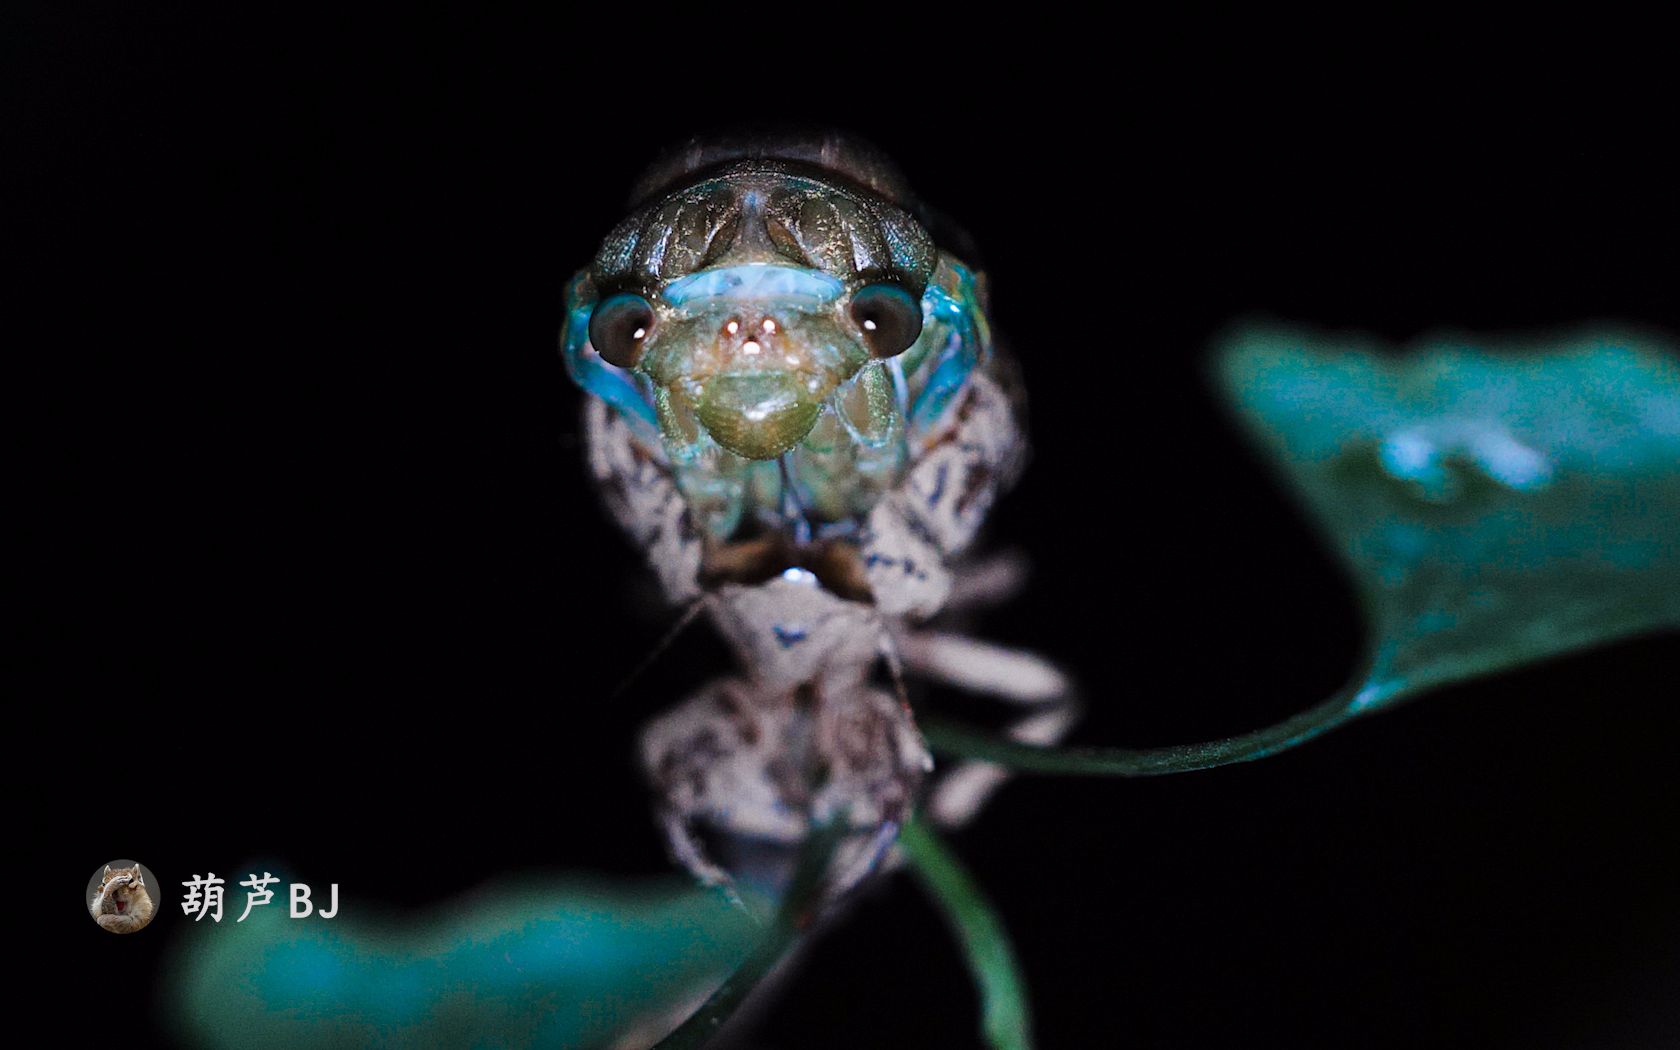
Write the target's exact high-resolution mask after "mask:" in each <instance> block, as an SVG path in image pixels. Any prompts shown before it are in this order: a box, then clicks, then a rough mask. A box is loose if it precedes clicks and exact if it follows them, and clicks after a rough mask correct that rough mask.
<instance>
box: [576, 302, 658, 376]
mask: <svg viewBox="0 0 1680 1050" xmlns="http://www.w3.org/2000/svg"><path fill="white" fill-rule="evenodd" d="M652 331H653V304H651V303H649V302H648V301H647V300H646V299H644V298H642V297H641V296H639V295H636V294H635V293H634V292H621V293H619V294H618V295H613V296H609V297H607V298H606V299H603V300H601V302H599V303H597V304H596V306H595V310H594V312H593V313H591V314H590V315H589V343H590V345H591V346H593V347H595V351H596V353H599V354H600V355H601V356H602V357H604V358H606V359H607V360H608V361H609V362H611V363H612V364H615V365H617V366H618V367H620V368H634V367H635V366H636V361H637V360H638V359H639V358H640V357H641V356H642V346H643V345H644V344H645V343H646V342H647V337H648V333H650V332H652Z"/></svg>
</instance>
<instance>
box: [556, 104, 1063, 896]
mask: <svg viewBox="0 0 1680 1050" xmlns="http://www.w3.org/2000/svg"><path fill="white" fill-rule="evenodd" d="M632 209H633V210H632V214H631V215H630V216H629V218H627V219H625V220H624V221H623V222H621V223H620V224H619V225H618V226H617V227H616V228H615V229H614V230H613V231H612V232H611V233H610V234H609V235H608V236H607V238H606V240H605V242H604V243H603V245H602V247H601V249H600V251H599V252H598V254H597V255H596V257H595V260H594V261H593V263H591V265H590V266H589V267H588V268H587V269H586V270H584V271H583V272H582V273H580V274H579V275H578V276H577V277H576V278H575V279H574V280H573V281H572V283H571V286H570V289H569V292H568V302H567V311H568V313H567V322H566V327H565V330H564V332H563V333H562V336H561V344H562V352H563V355H564V357H565V361H566V365H567V368H568V370H569V371H570V373H571V375H572V377H573V378H574V379H575V380H576V381H577V382H578V383H579V385H580V386H582V387H583V389H584V390H586V391H587V392H588V393H589V394H590V395H592V396H591V397H590V398H589V400H588V404H587V407H586V411H585V417H586V430H587V436H588V444H589V459H590V465H591V469H592V471H593V473H594V476H595V478H596V479H597V481H598V482H599V484H600V486H601V488H602V490H603V492H604V493H605V497H606V501H607V505H608V507H609V508H610V511H611V513H612V515H613V516H614V517H615V518H616V519H617V521H618V522H619V524H620V525H622V526H623V527H624V528H625V529H626V530H627V531H628V532H629V533H630V535H631V536H632V537H633V539H634V542H635V543H636V544H637V545H638V546H639V547H640V548H641V549H642V550H643V551H644V552H645V553H646V555H647V557H648V560H649V562H650V563H651V565H652V567H653V569H654V571H655V573H656V574H657V576H658V578H659V580H660V583H661V585H662V587H663V590H664V592H665V594H666V596H667V597H668V598H669V599H670V600H671V601H673V602H675V603H678V604H681V605H687V606H690V607H691V608H693V609H695V610H699V609H704V610H705V611H706V612H707V613H709V615H710V618H711V620H712V622H713V623H714V624H715V625H716V627H717V628H718V630H719V631H720V633H721V634H722V635H723V637H724V639H725V641H726V642H727V643H728V644H729V645H730V647H731V648H732V649H733V650H734V652H735V654H736V656H737V657H738V659H739V663H740V666H741V674H740V676H739V677H732V678H727V679H723V680H719V681H715V682H713V683H711V684H710V685H708V686H706V687H705V688H704V689H702V690H701V691H700V692H698V693H697V694H695V695H693V696H691V697H690V698H688V699H687V700H686V701H684V702H683V703H682V704H681V705H680V706H679V707H677V708H676V709H675V710H673V711H672V712H670V713H669V714H667V715H665V716H663V717H661V718H659V719H657V720H656V721H655V722H654V723H653V724H652V725H650V726H649V727H648V728H647V730H646V731H645V733H644V735H643V739H642V756H643V759H644V762H645V765H646V767H647V772H648V774H649V776H650V777H651V779H652V781H653V783H654V785H655V787H656V789H657V791H658V792H659V795H660V799H661V812H662V815H663V820H664V823H665V828H666V832H667V835H668V837H669V841H670V843H671V847H672V850H673V853H674V854H675V855H676V857H677V858H678V859H679V860H680V861H681V862H682V863H684V864H685V865H686V866H687V867H689V868H690V869H691V870H692V871H694V872H695V873H696V874H698V875H699V876H701V877H702V878H704V879H706V880H708V881H716V882H723V881H728V880H729V879H730V878H732V877H733V878H735V879H751V880H762V881H766V882H770V883H775V882H779V881H781V879H782V878H784V877H785V876H786V874H787V870H788V863H789V861H790V860H791V857H792V847H795V846H796V845H797V844H798V843H799V842H800V841H801V840H802V839H803V838H804V837H805V835H806V833H807V830H808V829H809V827H810V826H811V825H812V823H813V822H826V821H827V820H829V819H830V818H832V817H835V816H838V815H841V814H844V819H845V820H846V822H847V824H848V826H849V827H850V828H851V829H852V831H853V832H854V834H853V835H852V836H851V837H850V838H849V840H848V841H847V842H846V844H845V846H844V847H843V848H842V851H841V854H840V856H839V862H838V867H839V868H840V869H841V871H840V873H839V874H840V878H839V880H838V881H839V882H840V884H842V885H845V884H849V883H851V882H853V881H855V880H856V879H857V878H859V877H861V875H863V874H864V873H866V872H867V871H868V870H869V868H870V867H871V866H872V865H873V864H874V863H875V861H876V860H877V859H878V858H879V856H880V855H881V854H882V852H883V850H884V849H885V848H886V847H887V846H889V845H890V844H891V842H892V840H893V837H894V835H895V833H896V831H897V829H898V828H899V827H900V826H901V825H902V823H903V821H904V819H905V818H906V816H907V815H908V813H909V811H910V808H911V807H912V806H913V805H914V804H916V802H917V799H918V797H919V795H920V793H921V792H922V790H923V780H924V778H925V777H926V776H927V774H928V773H929V772H930V771H931V770H932V762H931V759H930V757H929V755H928V752H927V750H926V748H925V747H924V745H923V743H922V740H921V737H920V734H919V733H918V731H917V729H916V726H915V724H914V722H913V721H912V719H911V716H910V713H909V709H908V707H907V705H906V703H905V698H904V692H903V674H904V673H905V672H914V673H919V674H923V675H927V676H931V677H934V678H937V679H941V680H944V681H947V682H951V683H954V684H956V685H958V686H960V687H962V688H965V689H969V690H973V691H979V692H984V693H990V694H993V695H996V696H1000V697H1002V698H1005V699H1008V700H1012V701H1016V702H1019V703H1022V704H1027V705H1032V706H1035V707H1042V708H1043V709H1042V710H1040V711H1035V712H1033V713H1032V714H1030V715H1029V717H1028V718H1027V719H1025V720H1024V721H1022V722H1020V723H1019V724H1018V725H1017V726H1015V728H1014V730H1013V733H1014V735H1016V736H1017V738H1018V739H1021V740H1029V741H1033V742H1040V743H1048V742H1051V741H1053V740H1054V739H1056V738H1057V737H1058V736H1059V735H1060V734H1061V733H1062V732H1063V731H1064V730H1065V729H1066V727H1067V725H1068V724H1069V721H1070V719H1071V714H1072V712H1071V707H1070V706H1068V705H1067V704H1066V703H1058V702H1059V701H1065V700H1066V697H1067V694H1068V690H1067V688H1066V684H1065V682H1064V679H1063V677H1062V676H1061V675H1060V674H1059V673H1057V672H1056V671H1055V670H1054V669H1053V668H1051V667H1049V666H1048V665H1046V664H1045V663H1043V662H1042V661H1040V660H1038V659H1036V658H1034V657H1031V656H1028V655H1026V654H1021V653H1015V652H1009V651H1006V650H1003V649H1000V648H996V647H993V646H989V645H986V644H984V643H980V642H977V641H973V640H970V639H966V638H961V637H958V636H955V635H949V634H943V633H939V632H936V631H929V630H923V629H921V627H920V625H922V624H924V623H925V622H926V621H927V620H928V619H929V618H931V617H933V616H934V615H935V614H937V613H939V612H941V611H942V610H946V609H949V608H956V607H961V606H964V605H972V604H975V603H978V602H984V601H986V600H990V599H996V598H998V597H1000V596H1002V595H1003V594H1004V593H1005V592H1006V591H1007V589H1008V588H1009V587H1010V586H1011V585H1012V582H1013V581H1015V580H1017V579H1018V578H1019V572H1018V571H1016V570H1015V568H1014V567H1013V565H1012V563H1010V562H1007V561H1002V562H992V563H989V564H986V563H982V564H981V565H978V566H969V567H966V568H965V567H964V565H963V563H961V562H960V561H959V557H960V556H961V555H963V554H964V553H965V552H966V551H967V550H968V548H969V547H970V545H971V543H972V541H973V540H974V538H975V536H976V533H977V532H978V530H979V529H980V526H981V524H982V522H983V521H984V519H985V517H986V513H987V511H988V509H989V507H990V506H991V503H992V500H993V498H994V497H995V495H996V494H997V493H998V492H999V491H1000V490H1001V489H1003V488H1004V487H1006V486H1007V485H1009V484H1010V482H1011V481H1012V480H1013V479H1014V477H1015V475H1016V473H1017V472H1018V470H1019V469H1020V467H1021V464H1022V462H1023V459H1024V452H1025V442H1024V437H1023V434H1022V430H1021V421H1020V408H1021V394H1020V390H1019V387H1018V385H1017V383H1016V380H1015V374H1014V371H1013V369H1012V368H1011V366H1010V363H1009V361H1008V360H1007V359H1006V358H1005V357H1004V355H1003V354H1002V353H1001V351H1000V350H999V349H998V347H996V346H995V345H994V343H993V340H992V337H991V331H990V325H989V323H988V320H987V317H986V303H985V292H984V281H983V278H982V277H981V276H980V275H979V274H978V273H976V272H975V271H974V270H973V269H972V268H971V266H970V265H969V264H968V263H967V262H966V261H964V260H963V259H960V258H958V257H957V256H956V255H954V254H952V253H951V252H950V251H948V250H946V249H944V248H943V247H942V246H940V245H939V244H937V243H936V242H935V240H934V238H933V237H932V235H931V234H930V233H929V229H928V225H927V224H925V223H924V222H923V221H922V220H921V219H920V218H918V211H917V206H916V205H915V203H914V202H913V200H912V198H911V196H910V194H909V192H908V190H907V188H906V186H905V183H904V180H903V178H902V177H901V176H900V175H899V174H898V173H897V172H896V170H895V169H894V168H893V167H892V166H891V165H890V164H889V163H888V162H887V161H886V160H885V159H884V158H882V157H881V156H880V155H879V154H877V153H875V152H874V151H873V150H871V149H869V148H868V147H866V146H863V145H861V144H859V143H857V142H855V141H850V140H845V139H842V138H839V137H836V136H822V137H792V138H789V137H778V138H772V139H760V140H756V141H745V140H743V141H711V142H696V143H694V144H691V145H690V146H689V147H687V148H686V149H684V150H681V151H679V152H677V153H675V154H673V155H671V156H670V157H669V158H668V159H667V160H666V161H664V162H662V163H661V164H659V165H658V166H656V167H655V168H654V169H653V170H652V171H651V172H649V173H648V174H647V175H646V176H644V178H643V180H642V181H641V184H640V185H639V187H638V189H637V191H636V194H635V197H634V202H633V204H632ZM1000 777H1001V773H999V772H998V771H996V770H995V769H993V768H991V767H983V766H970V767H968V768H958V769H957V770H954V771H952V772H951V773H950V774H949V775H943V774H942V776H941V778H940V783H939V784H938V785H937V787H936V788H935V789H934V791H933V793H932V794H931V796H930V797H929V800H928V806H929V808H930V810H931V811H932V812H933V814H934V815H935V816H936V817H937V818H939V819H942V820H946V821H955V820H961V819H964V818H966V817H967V816H969V815H971V814H972V813H973V811H974V810H975V808H976V807H977V806H978V805H979V802H980V800H981V799H982V798H983V797H984V795H985V793H986V792H987V791H988V790H989V789H990V787H992V786H993V785H994V784H995V783H996V782H997V780H998V779H999V778H1000Z"/></svg>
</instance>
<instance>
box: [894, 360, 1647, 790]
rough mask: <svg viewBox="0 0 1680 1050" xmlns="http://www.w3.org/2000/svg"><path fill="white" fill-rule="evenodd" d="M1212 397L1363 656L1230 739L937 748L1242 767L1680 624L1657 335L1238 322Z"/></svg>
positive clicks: (1073, 769)
mask: <svg viewBox="0 0 1680 1050" xmlns="http://www.w3.org/2000/svg"><path fill="white" fill-rule="evenodd" d="M1216 361H1217V365H1218V369H1217V375H1218V381H1219V386H1220V389H1221V392H1222V393H1223V395H1224V397H1225V399H1226V400H1227V401H1228V402H1229V404H1230V405H1231V407H1232V409H1233V410H1234V411H1235V412H1236V414H1237V415H1238V417H1239V418H1240V419H1241V421H1242V423H1243V424H1244V426H1245V427H1246V429H1247V430H1248V431H1249V432H1250V433H1251V435H1252V436H1253V438H1254V439H1255V440H1256V442H1257V443H1258V444H1259V446H1260V447H1261V448H1262V449H1263V450H1264V451H1265V452H1266V454H1267V455H1268V457H1269V458H1270V459H1271V460H1272V462H1273V464H1274V466H1275V467H1276V469H1277V470H1278V472H1279V473H1280V474H1281V475H1282V476H1283V478H1284V480H1285V481H1286V482H1287V483H1288V484H1289V486H1290V487H1291V488H1292V489H1293V490H1294V491H1295V493H1296V494H1297V496H1298V497H1299V498H1300V499H1301V501H1302V502H1303V504H1304V505H1305V506H1306V507H1307V509H1308V510H1309V511H1310V512H1311V513H1312V516H1313V517H1314V519H1315V520H1316V522H1317V524H1318V526H1319V528H1320V530H1321V531H1322V533H1323V535H1324V538H1325V540H1326V542H1328V543H1329V544H1330V545H1331V546H1332V547H1333V548H1334V549H1335V550H1336V552H1337V553H1338V554H1339V555H1340V557H1341V560H1342V562H1343V564H1344V565H1345V566H1346V567H1347V569H1348V571H1349V572H1350V573H1351V574H1352V576H1353V578H1354V580H1355V582H1356V585H1357V588H1358V591H1359V595H1360V599H1361V602H1362V605H1363V607H1364V611H1365V616H1366V623H1367V629H1368V639H1367V643H1368V644H1367V653H1366V671H1365V672H1364V674H1363V676H1362V678H1361V679H1360V680H1359V681H1357V682H1355V683H1352V684H1351V685H1350V686H1349V688H1348V689H1347V690H1346V691H1345V693H1343V694H1341V695H1339V696H1337V697H1334V698H1332V699H1330V700H1328V701H1325V702H1323V703H1321V704H1319V705H1317V706H1316V707H1313V708H1311V709H1309V710H1308V711H1305V712H1303V713H1302V714H1300V715H1297V716H1295V717H1293V718H1290V719H1288V720H1286V721H1284V722H1281V723H1278V724H1277V725H1274V726H1270V727H1267V728H1265V729H1261V730H1257V731H1255V732H1253V733H1249V734H1245V735H1243V736H1239V737H1233V738H1230V739H1228V740H1220V741H1213V742H1210V743H1205V744H1195V745H1188V746H1182V747H1172V748H1159V749H1151V750H1144V751H1125V750H1114V749H1086V750H1076V751H1052V750H1046V749H1038V748H1033V747H1030V746H1028V745H1023V744H1016V743H1012V742H1006V741H994V740H989V739H987V738H984V737H982V736H981V735H980V734H977V733H975V732H973V731H971V730H966V729H962V728H960V727H955V726H949V725H944V724H939V723H933V724H930V725H928V726H927V730H928V733H927V735H928V739H929V742H930V743H932V744H933V745H934V746H935V747H936V748H939V749H940V750H945V751H949V752H952V753H956V754H962V755H967V756H972V757H977V758H985V759H988V760H991V761H995V762H1000V763H1003V764H1007V765H1010V766H1012V767H1015V768H1020V769H1026V770H1035V771H1039V772H1057V773H1108V774H1115V775H1126V776H1139V775H1149V774H1156V773H1172V772H1181V771H1184V770H1189V769H1201V768H1207V767H1210V766H1216V765H1224V764H1227V763H1230V762H1240V761H1247V760H1250V759H1254V758H1260V757H1263V756H1265V755H1268V754H1272V753H1275V752H1277V751H1279V750H1282V749H1284V748H1288V747H1293V746H1295V745H1297V744H1300V743H1302V742H1303V741H1305V740H1309V739H1311V738H1312V737H1314V736H1316V735H1318V734H1319V733H1322V732H1324V731H1325V730H1327V729H1330V728H1333V727H1335V726H1337V725H1341V724H1343V723H1345V722H1347V721H1348V720H1350V719H1352V718H1355V717H1358V716H1361V715H1364V714H1369V713H1371V712H1374V711H1377V710H1381V709H1383V708H1385V707H1388V706H1390V705H1392V704H1394V703H1396V702H1398V701H1400V700H1402V699H1405V698H1408V697H1410V696H1413V695H1415V694H1417V693H1419V692H1422V691H1424V690H1426V689H1429V688H1431V687H1434V686H1438V685H1441V684H1444V683H1448V682H1454V681H1460V680H1463V679H1467V678H1472V677H1475V676H1478V675H1485V674H1490V673H1494V672H1497V671H1501V670H1505V669H1507V668H1510V667H1515V666H1518V665H1520V664H1525V663H1529V662H1532V661H1535V660H1540V659H1544V658H1547V657H1551V656H1555V655H1558V654H1561V653H1565V652H1568V651H1570V650H1573V649H1579V648H1582V647H1585V646H1590V645H1595V644H1599V643H1602V642H1607V641H1610V640H1613V639H1617V638H1622V637H1626V636H1630V635H1634V634H1640V633H1645V632H1652V631H1659V630H1665V629H1666V630H1673V629H1675V628H1677V627H1680V366H1677V364H1676V359H1675V357H1674V354H1673V351H1672V350H1671V349H1670V348H1668V347H1666V346H1664V345H1661V344H1659V343H1658V342H1657V341H1656V340H1654V339H1652V338H1649V337H1642V336H1638V335H1634V334H1627V333H1616V332H1609V331H1602V332H1584V333H1580V334H1578V335H1575V336H1569V337H1558V338H1553V339H1548V340H1544V341H1539V342H1534V343H1526V344H1499V345H1493V344H1490V343H1486V342H1483V343H1481V344H1479V345H1471V344H1469V343H1466V342H1464V341H1461V340H1455V339H1438V340H1434V341H1431V342H1428V343H1425V344H1423V345H1421V346H1417V347H1414V348H1412V349H1411V350H1410V351H1409V352H1407V353H1405V354H1401V355H1397V354H1394V353H1393V352H1391V351H1388V350H1386V349H1385V348H1383V347H1380V346H1378V345H1376V344H1375V343H1373V342H1371V341H1369V340H1365V339H1362V338H1358V337H1348V338H1329V337H1324V336H1320V335H1318V334H1316V333H1311V332H1302V331H1295V330H1288V329H1248V330H1245V331H1241V332H1239V333H1237V334H1235V335H1234V336H1233V337H1231V338H1230V339H1229V340H1227V342H1226V344H1225V345H1224V346H1223V347H1222V349H1221V352H1220V353H1219V355H1218V356H1217V358H1216Z"/></svg>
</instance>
